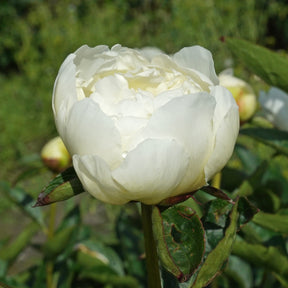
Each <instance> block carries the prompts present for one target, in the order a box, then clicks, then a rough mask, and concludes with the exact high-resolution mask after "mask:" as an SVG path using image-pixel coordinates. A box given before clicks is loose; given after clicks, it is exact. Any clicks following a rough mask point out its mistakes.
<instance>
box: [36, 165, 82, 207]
mask: <svg viewBox="0 0 288 288" xmlns="http://www.w3.org/2000/svg"><path fill="white" fill-rule="evenodd" d="M82 192H85V191H84V188H83V186H82V184H81V182H80V180H79V178H78V176H77V174H76V172H75V170H74V168H73V167H70V168H68V169H67V170H65V171H64V172H62V173H60V174H59V175H57V176H56V177H55V178H54V179H53V180H52V181H51V182H50V183H49V184H48V186H46V187H45V188H44V189H43V190H42V192H41V193H40V194H39V196H38V199H37V202H36V204H35V205H34V207H38V206H44V205H48V204H51V203H54V202H59V201H63V200H67V199H69V198H71V197H73V196H76V195H78V194H80V193H82Z"/></svg>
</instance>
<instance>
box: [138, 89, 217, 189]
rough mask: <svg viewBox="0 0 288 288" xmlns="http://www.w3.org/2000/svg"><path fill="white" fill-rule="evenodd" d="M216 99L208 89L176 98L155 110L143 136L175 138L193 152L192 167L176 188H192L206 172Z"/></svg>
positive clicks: (190, 153) (188, 151) (191, 153)
mask: <svg viewBox="0 0 288 288" xmlns="http://www.w3.org/2000/svg"><path fill="white" fill-rule="evenodd" d="M215 106H216V102H215V99H214V97H212V96H211V95H209V94H208V93H204V92H201V93H195V94H191V95H185V96H182V97H178V98H175V99H173V100H171V101H170V102H168V103H167V104H166V105H164V106H162V107H161V108H160V109H159V110H157V111H155V113H154V114H153V115H152V117H151V119H150V121H149V123H148V124H147V127H146V128H145V129H144V130H143V131H142V132H141V133H142V134H141V137H143V139H146V138H159V139H171V138H172V139H175V140H176V141H177V142H178V143H181V145H183V147H184V149H185V150H186V152H187V153H188V154H189V156H190V163H189V169H187V173H186V175H185V177H184V178H183V180H182V181H181V183H180V185H179V187H178V188H177V190H178V191H179V193H180V191H181V193H183V191H184V192H189V189H190V188H191V187H194V186H193V185H194V182H195V181H198V180H197V179H198V178H199V175H202V176H203V175H204V174H203V167H204V165H205V163H206V162H207V159H208V156H209V154H208V153H209V151H210V150H211V145H212V141H213V115H214V110H215Z"/></svg>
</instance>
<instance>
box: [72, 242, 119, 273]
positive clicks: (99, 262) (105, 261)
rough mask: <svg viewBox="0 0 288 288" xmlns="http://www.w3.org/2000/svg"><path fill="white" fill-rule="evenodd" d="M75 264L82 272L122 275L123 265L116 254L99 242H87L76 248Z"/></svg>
mask: <svg viewBox="0 0 288 288" xmlns="http://www.w3.org/2000/svg"><path fill="white" fill-rule="evenodd" d="M76 253H77V262H78V264H79V265H80V268H81V270H83V271H86V272H87V271H94V272H95V271H97V270H99V271H100V270H101V271H102V273H108V274H109V273H110V275H111V273H112V275H119V276H123V275H124V269H123V264H122V261H121V259H120V258H119V256H118V255H117V254H116V252H115V251H114V250H113V249H112V248H110V247H108V246H105V245H104V244H103V243H101V242H96V241H92V240H87V241H83V242H81V243H79V244H78V245H77V247H76Z"/></svg>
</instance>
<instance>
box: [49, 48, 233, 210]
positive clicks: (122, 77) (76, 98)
mask: <svg viewBox="0 0 288 288" xmlns="http://www.w3.org/2000/svg"><path fill="white" fill-rule="evenodd" d="M146 52H147V51H146ZM146 55H147V53H142V52H141V51H139V50H134V49H129V48H126V47H122V46H120V45H115V46H113V47H112V48H111V49H109V48H108V47H107V46H96V47H94V48H90V47H88V46H82V47H80V48H79V49H78V50H77V51H76V52H75V53H72V54H70V55H69V56H68V57H67V58H66V60H65V61H64V63H63V64H62V66H61V68H60V70H59V74H58V76H57V79H56V81H55V85H54V92H53V112H54V116H55V121H56V126H57V129H58V132H59V134H60V136H61V138H62V139H63V141H64V143H65V145H66V147H67V149H68V151H69V152H70V154H71V155H72V156H73V165H74V168H75V170H76V173H77V175H78V177H79V178H80V180H81V182H82V184H83V186H84V188H85V189H86V190H87V191H88V192H89V193H90V194H92V195H93V196H95V197H96V198H98V199H100V200H102V201H104V202H107V203H112V204H124V203H126V202H129V201H132V200H135V201H141V202H143V203H145V204H156V203H159V202H160V201H162V200H164V199H166V198H168V197H172V196H176V195H179V194H184V193H188V192H191V191H194V190H197V189H199V188H200V187H202V186H203V185H206V184H207V181H208V180H209V179H211V177H212V176H213V175H214V174H215V173H217V172H218V171H219V170H221V169H222V168H223V167H224V165H225V164H226V163H227V161H228V160H229V158H230V157H231V154H232V152H233V148H234V144H235V141H236V138H237V135H238V130H239V114H238V106H237V104H236V103H235V100H234V99H233V97H232V95H231V93H230V92H229V91H228V90H226V89H225V88H224V87H221V86H218V78H217V76H216V74H215V70H214V63H213V59H212V56H211V53H210V52H209V51H208V50H206V49H204V48H202V47H199V46H194V47H187V48H183V49H182V50H180V51H179V52H177V53H176V54H174V55H173V56H168V55H166V54H164V53H158V52H157V53H149V56H146Z"/></svg>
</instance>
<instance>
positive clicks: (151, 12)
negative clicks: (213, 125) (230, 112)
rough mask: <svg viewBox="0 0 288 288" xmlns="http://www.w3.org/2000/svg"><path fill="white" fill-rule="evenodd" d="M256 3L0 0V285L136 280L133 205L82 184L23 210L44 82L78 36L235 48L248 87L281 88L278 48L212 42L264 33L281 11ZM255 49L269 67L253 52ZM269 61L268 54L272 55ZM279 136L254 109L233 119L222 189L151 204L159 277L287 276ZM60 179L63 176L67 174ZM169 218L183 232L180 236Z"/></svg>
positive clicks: (31, 195) (47, 119)
mask: <svg viewBox="0 0 288 288" xmlns="http://www.w3.org/2000/svg"><path fill="white" fill-rule="evenodd" d="M153 2H154V1H153ZM264 2H265V3H264ZM266 2H267V1H251V0H247V1H238V2H237V1H232V2H231V1H225V0H218V1H198V0H197V1H193V5H191V1H186V0H185V1H169V0H167V1H155V3H154V4H153V5H152V4H151V5H149V4H147V3H150V2H149V1H140V0H139V1H133V0H129V1H103V0H102V1H101V0H98V1H89V0H84V1H77V0H74V1H66V0H61V1H57V4H56V2H55V1H49V2H48V1H40V0H36V1H32V0H26V1H21V4H19V3H20V2H19V1H9V2H8V1H6V2H4V3H3V6H1V11H0V13H1V16H3V17H0V19H1V20H0V21H2V22H1V23H5V25H0V33H1V37H0V52H1V57H0V67H1V70H3V71H4V70H5V74H4V73H3V72H2V73H1V75H0V84H1V88H2V90H1V96H0V97H1V98H0V99H1V103H2V107H4V108H2V109H1V110H0V129H1V135H0V149H1V155H0V160H1V163H4V164H3V168H2V171H1V172H3V175H1V179H0V193H1V203H0V213H1V215H5V217H3V220H1V230H2V231H4V233H1V234H2V236H1V237H0V286H3V287H6V285H8V286H7V287H14V288H17V287H19V288H20V287H21V288H25V287H29V288H30V287H32V288H33V287H45V286H47V287H59V288H68V287H88V288H89V287H107V288H108V287H109V288H110V287H146V271H145V265H144V262H145V261H144V260H145V257H144V254H143V253H144V245H143V235H142V232H141V231H142V227H141V221H140V220H141V219H140V215H139V214H140V213H139V207H138V204H135V203H131V204H129V205H125V206H124V207H116V208H115V207H111V206H109V205H103V204H101V203H99V202H98V201H97V200H95V199H93V201H91V198H90V197H89V196H88V195H87V193H82V194H81V195H79V196H76V197H75V198H73V199H70V200H68V201H67V202H60V203H54V204H52V205H51V206H49V207H38V208H32V206H33V204H35V202H36V197H37V194H38V192H39V191H40V190H41V188H42V186H43V183H47V182H48V181H49V180H50V178H52V175H51V174H50V173H49V172H48V171H47V170H46V169H45V167H44V166H43V164H42V163H41V162H40V157H39V155H38V153H37V152H36V153H35V151H38V150H39V147H41V145H42V144H43V142H44V140H45V139H48V138H50V136H52V135H54V134H55V128H54V124H53V120H52V116H51V111H50V102H51V92H52V89H53V87H52V85H53V81H54V79H55V77H56V74H57V69H58V67H59V65H60V63H61V62H62V60H63V59H64V57H65V56H66V55H67V54H68V53H69V52H71V51H73V50H75V49H76V48H78V47H79V46H80V45H82V44H83V43H87V44H89V45H91V46H95V45H97V44H103V43H105V44H108V45H113V44H114V43H116V42H120V43H122V44H123V45H127V46H132V47H133V46H138V47H141V46H145V45H150V46H152V45H153V46H158V47H160V48H162V49H163V50H165V51H167V52H173V51H175V50H178V49H179V48H181V47H182V46H185V45H193V44H195V43H197V44H201V45H204V46H206V47H208V48H209V49H210V50H212V52H213V54H214V55H215V57H216V65H217V67H218V70H221V69H223V68H224V67H225V66H226V64H225V61H226V62H227V60H229V59H230V60H231V59H232V55H233V57H235V58H233V61H235V62H236V63H237V65H239V62H238V61H239V59H240V61H242V65H244V67H245V69H247V70H249V71H252V72H253V73H255V74H256V75H257V76H258V77H260V78H262V80H261V81H259V80H258V78H257V85H258V86H257V87H259V86H260V87H261V88H262V87H267V84H270V85H271V84H273V85H278V86H281V85H282V86H281V87H284V88H285V87H287V83H286V82H287V79H285V77H284V79H281V77H282V73H279V71H278V68H279V67H280V66H281V69H284V70H283V71H286V70H287V69H288V64H287V61H285V60H286V59H287V58H286V57H284V56H283V57H282V56H279V55H278V54H276V53H272V52H270V51H269V50H266V49H265V50H262V49H261V48H260V47H259V46H254V45H253V44H252V43H251V42H249V43H248V42H243V41H242V40H235V39H233V38H227V39H228V42H226V44H225V43H224V44H223V43H221V42H220V41H218V39H219V37H220V36H222V35H225V36H239V37H241V38H244V39H246V40H250V41H252V42H260V43H262V44H266V41H268V42H267V43H268V44H269V45H272V44H273V43H276V42H277V41H276V40H275V39H274V40H273V39H271V36H273V35H269V34H265V33H266V32H267V31H265V27H266V26H265V25H266V23H267V22H268V20H269V19H271V18H270V17H272V19H273V17H275V15H277V13H279V11H280V12H282V14H281V15H282V16H283V15H286V14H285V13H287V9H286V10H285V9H284V8H283V5H284V4H285V3H284V2H281V1H279V2H277V1H272V0H271V1H268V2H269V5H270V4H271V5H270V6H268V7H270V8H269V9H270V10H269V9H268V10H267V11H266V12H265V13H264V8H263V7H266V4H267V3H266ZM283 3H284V4H283ZM282 4H283V5H282ZM1 5H2V4H1ZM267 5H268V4H267ZM281 8H283V9H282V10H281ZM239 13H241V16H242V18H241V19H242V20H241V21H240V20H238V19H240V17H238V16H239ZM199 15H201V16H202V18H200V17H199ZM282 16H281V17H282ZM203 17H204V18H205V21H203ZM206 20H207V21H206ZM187 23H189V25H188V24H187ZM268 32H269V31H268ZM270 32H271V31H270ZM265 35H266V36H267V35H268V36H269V38H265V37H264V36H265ZM273 37H275V36H273ZM284 38H285V37H284ZM286 39H287V37H286ZM284 42H285V41H284ZM271 43H272V44H271ZM19 47H20V48H19ZM257 49H260V50H261V51H260V50H257ZM230 50H231V51H230ZM255 51H260V52H259V53H258V52H257V53H256V56H257V57H258V60H262V61H259V63H260V65H258V64H259V63H256V64H257V65H256V64H255V61H254V60H253V61H250V60H251V54H252V56H253V59H255V57H254V56H255ZM231 52H232V53H231ZM262 52H263V54H262ZM261 57H262V58H263V59H260V58H261ZM279 57H280V58H281V60H279ZM230 60H229V61H230ZM268 60H269V61H270V62H269V63H271V65H270V64H269V65H266V64H265V63H267V61H268ZM277 61H278V62H279V61H280V62H281V65H280V66H278V65H276V66H275V65H274V64H275V63H277ZM280 62H279V63H280ZM237 67H239V66H237ZM275 71H276V73H275ZM281 71H282V70H281ZM277 73H278V74H279V75H277ZM285 73H286V72H285ZM245 75H248V74H245ZM271 75H272V76H273V77H272V79H271V77H270V76H271ZM278 76H279V77H278ZM253 79H254V80H253ZM279 79H281V81H279ZM252 80H253V81H254V82H255V78H252ZM263 80H264V81H267V83H264V82H263ZM253 81H252V82H253ZM285 89H286V88H285ZM4 135H5V136H4ZM287 139H288V135H287V132H283V131H278V130H276V129H274V128H272V127H271V125H267V123H266V122H263V121H262V120H261V121H259V118H258V117H254V119H252V120H251V121H250V122H249V123H246V124H245V125H244V126H243V127H242V129H241V131H240V135H239V138H238V143H237V146H236V148H235V153H234V155H233V157H232V159H231V161H230V162H229V165H228V166H227V167H225V168H224V169H223V171H222V181H221V189H222V191H223V192H225V195H227V199H225V197H224V196H223V192H219V193H218V194H217V193H216V191H213V190H210V194H212V195H210V194H209V189H208V190H207V188H206V191H205V189H203V191H198V192H195V191H194V192H195V193H194V194H193V198H191V197H190V198H189V199H188V200H187V198H185V200H186V201H184V202H182V203H179V204H176V205H174V206H172V207H169V206H165V207H164V206H159V207H155V210H154V217H156V218H155V223H156V224H155V225H154V226H155V227H154V229H156V230H157V229H158V230H157V231H160V230H162V228H163V227H165V229H164V228H163V230H162V234H161V233H160V232H157V235H158V237H159V238H158V239H157V241H158V244H159V252H160V258H161V260H162V276H163V279H164V282H163V287H165V288H169V287H171V288H172V287H173V288H174V287H179V288H188V287H203V286H207V285H208V286H207V287H221V288H222V287H223V288H226V287H241V288H242V287H244V288H254V287H264V288H271V287H272V288H273V287H275V288H276V287H277V288H278V287H288V278H287V269H288V238H287V235H288V230H287V227H288V225H287V223H288V166H287V153H288V152H287ZM31 151H32V153H31ZM16 161H17V166H16V165H15V162H16ZM12 167H13V170H11V168H12ZM8 168H9V170H10V173H8V172H7V171H8ZM20 168H21V169H20ZM16 169H17V170H16ZM72 176H73V175H72ZM4 177H5V178H6V180H4ZM59 177H60V176H59ZM59 177H58V180H59V179H60V180H61V181H62V182H61V183H62V184H63V183H64V185H63V186H62V187H64V188H65V189H67V190H65V189H62V190H61V189H54V186H48V187H50V189H51V190H49V191H48V194H49V193H52V194H53V193H55V194H53V197H54V196H55V195H56V196H57V193H58V192H59V191H60V192H61V191H64V190H65V191H64V192H65V193H67V191H68V192H69V187H72V186H73V185H72V184H71V183H70V182H69V183H70V184H71V185H70V184H69V183H67V182H65V179H64V180H63V178H61V177H60V178H59ZM69 177H70V176H69ZM73 177H74V176H73ZM73 177H72V178H71V177H70V178H69V179H70V180H71V179H73V181H74V180H75V178H73ZM2 178H3V179H2ZM7 179H8V181H7ZM60 180H59V181H60ZM75 181H76V184H77V183H78V182H77V179H76V180H75ZM52 183H53V182H52ZM65 183H66V184H65ZM78 184H79V183H78ZM78 184H77V185H78ZM77 185H76V188H77V187H79V186H81V185H78V186H77ZM51 187H52V188H51ZM73 187H75V186H73ZM81 188H82V187H81ZM46 192H47V190H46ZM56 192H57V193H56ZM73 192H74V191H73ZM81 192H82V191H81ZM72 194H75V193H72ZM72 194H71V193H70V194H69V193H68V194H66V195H68V196H69V197H70V196H72ZM76 194H77V193H76ZM49 195H50V194H49ZM45 196H47V195H46V194H45ZM57 197H58V196H57ZM65 197H66V196H65ZM219 198H220V199H219ZM229 199H232V200H231V201H230V200H229ZM46 200H47V199H46ZM258 209H259V210H260V212H258ZM257 212H258V213H257ZM1 219H2V218H1ZM251 219H252V220H251ZM19 220H20V221H19ZM249 220H251V221H250V222H249ZM181 225H184V226H185V229H188V228H189V229H191V230H193V232H194V234H192V235H193V239H191V235H190V234H185V231H186V230H185V229H182V226H181ZM157 227H158V228H157ZM187 227H188V228H187ZM163 232H165V233H163ZM203 235H204V236H203ZM194 239H198V240H199V241H197V242H198V245H197V243H196V241H193V240H194ZM167 243H169V247H168V245H167ZM183 243H184V244H185V247H184V248H185V249H182V248H181V245H180V244H183ZM178 244H179V245H178ZM195 247H196V248H195ZM191 253H195V255H194V256H195V257H190V256H189V255H191ZM179 271H180V272H179ZM216 276H218V277H216ZM179 280H180V281H179ZM2 282H3V283H5V284H3V285H2V284H1V283H2Z"/></svg>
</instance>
